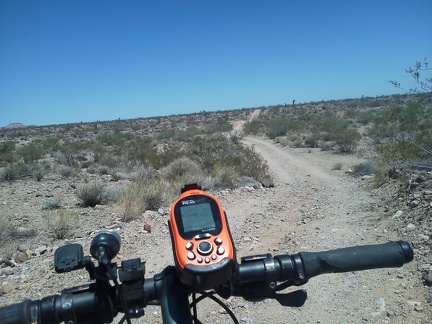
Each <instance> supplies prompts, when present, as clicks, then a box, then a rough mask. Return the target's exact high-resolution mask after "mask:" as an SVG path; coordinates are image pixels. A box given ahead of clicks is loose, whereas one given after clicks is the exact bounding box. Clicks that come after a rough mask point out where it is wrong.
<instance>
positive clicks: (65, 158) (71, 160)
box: [53, 150, 77, 167]
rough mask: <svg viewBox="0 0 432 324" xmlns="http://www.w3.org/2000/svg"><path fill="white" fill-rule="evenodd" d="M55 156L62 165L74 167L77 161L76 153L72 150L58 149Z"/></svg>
mask: <svg viewBox="0 0 432 324" xmlns="http://www.w3.org/2000/svg"><path fill="white" fill-rule="evenodd" d="M53 156H54V159H55V160H56V162H57V163H59V164H61V165H66V166H69V167H73V166H74V165H75V164H76V163H77V158H76V154H75V153H73V152H72V151H70V150H63V151H57V152H55V153H54V154H53Z"/></svg>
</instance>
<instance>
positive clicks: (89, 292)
mask: <svg viewBox="0 0 432 324" xmlns="http://www.w3.org/2000/svg"><path fill="white" fill-rule="evenodd" d="M413 257H414V253H413V250H412V248H411V246H410V245H409V244H408V243H406V242H403V241H399V242H389V243H385V244H378V245H364V246H355V247H348V248H342V249H336V250H330V251H325V252H301V253H298V254H294V255H280V256H274V257H273V256H271V255H270V254H263V255H255V256H250V257H243V258H242V259H241V264H239V265H238V268H237V271H236V273H235V275H234V278H233V280H232V282H231V283H230V284H229V285H227V286H228V287H223V288H220V287H219V288H216V287H215V288H216V290H217V292H218V293H219V294H220V295H221V296H223V297H225V298H226V297H228V296H230V295H235V296H241V297H243V298H245V299H247V300H259V299H264V298H275V297H274V296H275V294H276V291H278V290H280V289H278V286H277V283H278V282H285V284H282V285H280V286H282V287H283V288H285V287H287V286H289V285H303V284H305V283H306V282H307V281H308V280H309V279H310V278H312V277H315V276H317V275H320V274H324V273H331V272H348V271H358V270H366V269H374V268H387V267H400V266H402V265H403V264H404V263H407V262H410V261H412V260H413ZM122 286H124V283H123V284H122V285H121V287H122ZM141 287H142V290H143V291H144V293H143V295H142V297H143V298H141V299H144V300H142V301H140V302H139V304H140V305H141V306H142V305H144V306H146V305H148V304H152V303H153V304H160V305H161V310H162V318H163V321H164V323H179V322H180V323H188V322H191V314H190V311H189V302H188V296H189V294H190V292H191V290H190V289H189V288H188V287H186V286H184V285H183V284H181V283H180V282H179V280H178V279H177V277H176V273H175V268H174V267H167V268H166V269H165V270H164V271H162V272H161V273H160V274H157V275H155V276H154V277H153V278H150V279H145V281H144V285H141ZM121 289H123V287H122V288H121ZM134 289H137V288H136V287H135V288H134ZM218 289H219V290H218ZM118 312H131V310H124V309H123V306H122V303H121V302H120V298H119V291H118V288H116V287H114V286H110V285H108V284H106V283H100V282H99V283H98V282H97V281H96V283H93V284H90V285H86V286H80V287H76V288H70V289H65V290H63V291H62V293H61V295H54V296H49V297H45V298H43V299H41V300H36V301H30V300H26V301H24V302H21V303H18V304H14V305H9V306H6V307H2V308H0V323H2V324H23V323H37V324H46V323H50V324H51V323H60V322H63V321H65V322H67V321H71V322H72V323H109V322H111V321H112V320H113V318H114V317H115V316H116V315H117V313H118ZM141 315H142V314H139V315H138V316H141Z"/></svg>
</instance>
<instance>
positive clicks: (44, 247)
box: [35, 245, 48, 255]
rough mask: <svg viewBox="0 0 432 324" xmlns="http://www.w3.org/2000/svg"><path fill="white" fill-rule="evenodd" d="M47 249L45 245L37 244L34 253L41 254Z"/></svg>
mask: <svg viewBox="0 0 432 324" xmlns="http://www.w3.org/2000/svg"><path fill="white" fill-rule="evenodd" d="M47 250H48V247H47V246H45V245H42V246H39V247H38V248H37V249H36V250H35V253H36V255H42V254H44V253H45V252H46V251H47Z"/></svg>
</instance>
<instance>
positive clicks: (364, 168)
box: [352, 162, 375, 177]
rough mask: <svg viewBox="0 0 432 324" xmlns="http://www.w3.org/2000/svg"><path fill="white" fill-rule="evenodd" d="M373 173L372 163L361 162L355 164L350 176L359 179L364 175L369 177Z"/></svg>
mask: <svg viewBox="0 0 432 324" xmlns="http://www.w3.org/2000/svg"><path fill="white" fill-rule="evenodd" d="M374 172H375V166H374V164H373V163H372V162H363V163H359V164H355V165H354V166H353V167H352V174H353V175H354V176H357V177H361V176H364V175H371V174H374Z"/></svg>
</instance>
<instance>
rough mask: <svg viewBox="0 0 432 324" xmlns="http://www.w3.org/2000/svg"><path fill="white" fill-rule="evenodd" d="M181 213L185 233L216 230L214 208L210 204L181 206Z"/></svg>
mask: <svg viewBox="0 0 432 324" xmlns="http://www.w3.org/2000/svg"><path fill="white" fill-rule="evenodd" d="M180 213H181V219H182V223H183V230H184V232H185V233H189V232H201V233H203V232H210V231H213V230H215V229H216V223H215V220H214V217H213V212H212V208H211V206H210V203H208V202H205V203H201V204H190V205H185V206H181V207H180Z"/></svg>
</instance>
